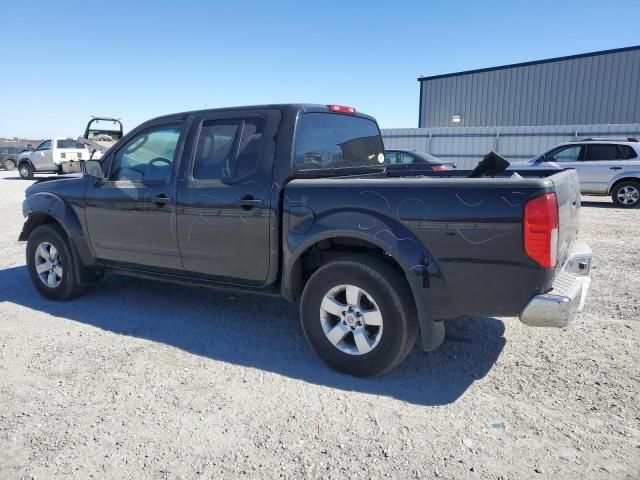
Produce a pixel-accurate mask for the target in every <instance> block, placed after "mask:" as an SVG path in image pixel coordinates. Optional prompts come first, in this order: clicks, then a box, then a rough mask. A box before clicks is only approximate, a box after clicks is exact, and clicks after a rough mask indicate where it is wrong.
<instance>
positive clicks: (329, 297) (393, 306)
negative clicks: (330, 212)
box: [300, 256, 418, 376]
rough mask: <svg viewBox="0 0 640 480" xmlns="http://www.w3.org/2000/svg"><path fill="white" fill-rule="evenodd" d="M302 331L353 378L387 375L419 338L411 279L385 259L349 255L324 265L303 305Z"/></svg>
mask: <svg viewBox="0 0 640 480" xmlns="http://www.w3.org/2000/svg"><path fill="white" fill-rule="evenodd" d="M300 313H301V318H302V328H303V330H304V333H305V336H306V337H307V340H308V341H309V343H310V344H311V347H312V348H313V349H314V350H315V351H316V353H317V354H318V355H319V356H320V357H321V358H322V359H323V360H324V361H325V362H326V363H328V364H329V365H330V366H332V367H333V368H335V369H336V370H339V371H341V372H345V373H348V374H351V375H356V376H377V375H382V374H384V373H386V372H388V371H390V370H392V369H393V368H395V367H396V366H397V365H399V364H400V363H401V362H402V361H403V360H404V359H405V357H406V356H407V355H408V354H409V353H410V352H411V349H412V348H413V346H414V344H415V342H416V337H417V334H418V322H417V319H416V317H417V315H416V309H415V303H414V300H413V296H412V295H411V290H410V289H409V286H408V285H407V282H406V280H405V279H404V278H403V277H402V276H401V275H400V274H399V273H398V272H397V271H396V270H394V269H393V268H392V267H390V266H389V265H387V264H386V263H384V262H383V261H380V260H377V259H372V258H369V257H364V256H363V257H355V256H354V257H345V258H339V259H336V260H334V261H332V262H330V263H327V264H326V265H324V266H322V267H320V268H319V269H318V270H317V271H316V272H315V273H314V274H313V275H312V276H311V278H310V279H309V281H308V282H307V284H306V286H305V288H304V292H303V294H302V301H301V305H300Z"/></svg>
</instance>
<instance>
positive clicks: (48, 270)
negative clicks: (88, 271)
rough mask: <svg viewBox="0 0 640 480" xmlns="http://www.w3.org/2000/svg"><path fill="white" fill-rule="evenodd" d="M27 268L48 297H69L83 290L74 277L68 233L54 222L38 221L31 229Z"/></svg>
mask: <svg viewBox="0 0 640 480" xmlns="http://www.w3.org/2000/svg"><path fill="white" fill-rule="evenodd" d="M27 269H28V270H29V275H30V277H31V281H32V282H33V285H34V286H35V287H36V289H37V290H38V292H40V294H42V295H43V296H44V297H47V298H49V299H51V300H69V299H71V298H73V297H77V296H78V295H81V294H82V293H84V291H85V287H84V286H82V285H80V284H79V283H78V279H77V278H76V272H75V269H74V266H73V257H72V256H71V250H70V248H69V244H68V243H67V237H66V235H65V233H64V230H62V228H60V226H59V225H57V224H52V223H48V224H46V225H41V226H39V227H36V228H35V229H34V230H33V232H31V234H30V235H29V240H28V241H27Z"/></svg>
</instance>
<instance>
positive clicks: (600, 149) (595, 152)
mask: <svg viewBox="0 0 640 480" xmlns="http://www.w3.org/2000/svg"><path fill="white" fill-rule="evenodd" d="M585 148H586V152H585V154H584V159H585V161H598V160H620V159H621V158H622V157H621V153H620V150H619V149H618V146H617V145H614V144H606V145H586V146H585Z"/></svg>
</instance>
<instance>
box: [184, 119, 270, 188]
mask: <svg viewBox="0 0 640 480" xmlns="http://www.w3.org/2000/svg"><path fill="white" fill-rule="evenodd" d="M263 128H264V118H261V117H260V118H258V117H256V118H238V119H225V120H206V121H204V122H203V124H202V128H201V130H200V136H199V137H198V144H197V147H196V154H195V159H194V163H193V174H192V176H193V178H194V179H195V180H232V179H238V178H242V177H244V176H246V175H248V174H249V173H251V172H252V171H253V170H255V169H256V167H257V165H258V161H259V159H260V152H261V151H262V137H263V134H262V132H263Z"/></svg>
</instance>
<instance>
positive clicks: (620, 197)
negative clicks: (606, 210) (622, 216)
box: [611, 181, 640, 208]
mask: <svg viewBox="0 0 640 480" xmlns="http://www.w3.org/2000/svg"><path fill="white" fill-rule="evenodd" d="M611 199H612V200H613V203H615V204H616V206H618V207H621V208H636V207H638V206H640V183H638V182H634V181H628V182H621V183H619V184H618V185H616V186H615V187H613V190H612V191H611Z"/></svg>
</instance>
